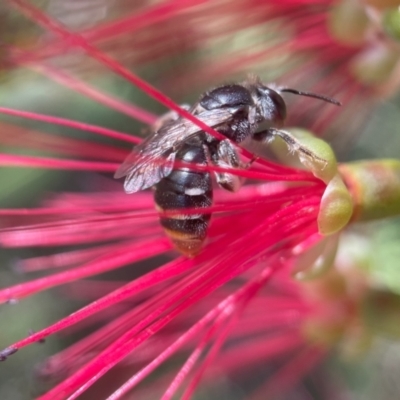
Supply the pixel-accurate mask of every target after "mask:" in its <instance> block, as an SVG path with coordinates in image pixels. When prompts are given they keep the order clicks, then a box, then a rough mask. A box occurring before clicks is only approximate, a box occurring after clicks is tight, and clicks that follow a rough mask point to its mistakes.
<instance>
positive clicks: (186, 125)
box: [114, 109, 232, 193]
mask: <svg viewBox="0 0 400 400" xmlns="http://www.w3.org/2000/svg"><path fill="white" fill-rule="evenodd" d="M231 116H232V112H231V111H229V110H226V109H217V110H205V111H201V112H199V113H198V114H197V115H196V117H197V118H198V119H200V120H201V121H203V122H204V123H206V124H207V125H209V126H211V127H215V126H218V125H219V124H222V123H224V122H226V120H227V119H229V118H230V117H231ZM201 131H202V130H201V128H199V127H198V126H197V125H195V124H193V123H192V122H191V121H188V120H186V119H184V118H179V119H177V120H174V121H170V122H168V123H166V124H165V125H163V126H161V128H159V129H158V131H157V132H155V133H154V134H153V135H151V136H150V137H149V138H148V139H146V140H144V141H143V142H142V143H140V144H139V145H137V146H135V147H134V148H133V151H132V152H131V153H130V154H129V155H128V157H127V158H126V159H125V161H124V162H123V163H122V164H121V166H120V167H119V168H118V170H117V171H116V173H115V174H114V178H116V179H118V178H122V177H123V176H126V179H125V183H124V188H125V192H126V193H134V192H138V191H139V190H143V189H147V188H149V187H151V186H153V185H155V184H156V183H158V182H159V181H160V180H161V179H162V178H164V177H166V176H168V175H169V174H170V173H171V171H172V168H173V165H174V161H175V155H176V152H177V151H178V150H179V148H180V146H181V145H182V144H183V143H184V142H185V140H187V139H188V138H190V137H191V136H193V135H196V134H198V133H199V132H201Z"/></svg>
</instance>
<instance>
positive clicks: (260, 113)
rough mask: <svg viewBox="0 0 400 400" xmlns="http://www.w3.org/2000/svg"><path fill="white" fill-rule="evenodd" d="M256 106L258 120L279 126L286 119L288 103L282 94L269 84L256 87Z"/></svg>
mask: <svg viewBox="0 0 400 400" xmlns="http://www.w3.org/2000/svg"><path fill="white" fill-rule="evenodd" d="M256 98H257V100H256V102H255V103H256V108H257V119H258V122H263V121H267V122H269V123H270V124H271V126H273V127H276V128H279V127H281V126H282V125H283V122H284V121H285V119H286V104H285V101H284V100H283V98H282V96H281V95H280V94H279V93H278V92H277V91H275V90H273V89H271V88H269V87H267V86H263V85H260V86H257V88H256Z"/></svg>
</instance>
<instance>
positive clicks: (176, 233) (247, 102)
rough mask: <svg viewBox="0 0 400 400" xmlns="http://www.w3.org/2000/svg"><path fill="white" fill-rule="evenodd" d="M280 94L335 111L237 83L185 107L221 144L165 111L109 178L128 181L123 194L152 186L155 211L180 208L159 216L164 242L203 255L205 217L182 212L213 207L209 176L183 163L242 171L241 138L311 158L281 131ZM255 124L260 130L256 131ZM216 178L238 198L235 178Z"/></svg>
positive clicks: (283, 106) (255, 84) (207, 216)
mask: <svg viewBox="0 0 400 400" xmlns="http://www.w3.org/2000/svg"><path fill="white" fill-rule="evenodd" d="M282 92H289V93H294V94H298V95H302V96H308V97H314V98H317V99H320V100H324V101H327V102H330V103H333V104H336V105H340V103H339V102H337V101H336V100H334V99H331V98H329V97H325V96H321V95H318V94H314V93H309V92H302V91H298V90H295V89H289V88H282V87H273V86H272V85H271V86H266V85H264V84H263V83H262V82H261V81H260V80H259V79H258V78H256V77H253V78H250V79H248V80H247V81H245V82H243V83H241V84H237V83H236V84H228V85H223V86H220V87H217V88H215V89H213V90H211V91H209V92H206V93H205V94H203V95H202V96H201V97H200V99H199V101H198V102H197V103H196V104H195V105H194V106H192V107H190V108H189V107H185V108H186V109H187V110H188V111H189V112H190V113H191V114H193V115H195V116H196V118H198V119H200V120H201V121H203V122H204V123H206V124H207V125H208V126H210V127H212V128H214V129H215V130H216V131H217V132H219V133H221V134H222V135H224V136H225V137H226V139H224V140H219V139H217V138H215V137H214V136H212V135H210V134H208V133H206V132H204V131H203V130H202V129H201V128H199V127H198V126H197V125H195V124H194V123H192V122H191V121H188V120H186V119H185V118H183V117H180V116H179V115H177V114H176V113H174V112H171V113H168V114H166V115H165V116H164V117H161V118H160V120H159V121H157V122H156V125H155V127H154V133H153V134H152V135H151V136H150V137H149V138H148V139H146V140H145V141H143V142H142V143H141V144H140V145H138V146H136V147H135V148H134V149H133V151H132V153H131V154H130V155H129V156H128V157H127V159H126V160H125V161H124V163H123V164H122V165H121V166H120V167H119V169H118V170H117V172H116V173H115V175H114V177H115V178H121V177H123V176H126V179H125V183H124V188H125V192H126V193H134V192H137V191H139V190H143V189H146V188H149V187H152V186H155V202H156V205H157V208H158V209H159V210H160V211H165V210H180V209H182V213H181V214H174V215H171V216H168V217H167V216H161V223H162V225H163V227H164V229H165V231H166V233H167V235H168V236H169V237H170V238H171V240H172V241H173V242H174V244H175V245H176V247H177V249H178V250H179V251H181V252H182V253H184V254H186V255H188V256H194V255H196V254H197V253H198V252H199V251H200V250H201V248H202V245H203V242H204V240H205V238H206V234H207V228H208V224H209V220H210V217H211V216H210V214H207V213H201V211H200V212H199V214H188V213H187V212H186V213H185V211H184V210H185V209H188V208H191V209H193V208H194V209H196V208H199V209H201V208H205V207H209V206H210V205H211V204H212V180H211V175H210V173H209V172H207V171H194V170H193V169H190V167H184V166H182V165H181V162H187V163H195V164H200V165H208V164H213V165H215V166H218V167H224V168H226V167H232V168H240V167H243V166H244V165H243V164H242V163H241V162H240V159H239V156H238V154H237V152H236V149H235V146H234V145H235V144H240V143H242V142H243V141H244V140H245V139H247V138H250V139H253V140H256V141H261V142H268V141H269V140H272V139H273V138H274V137H275V136H279V137H281V138H282V139H283V140H284V141H285V142H286V143H287V144H288V146H289V148H290V149H291V150H293V151H298V152H300V153H304V155H306V156H308V157H311V158H314V157H316V156H314V155H313V153H312V152H310V151H309V150H308V149H306V148H304V147H302V146H301V144H300V143H298V142H297V140H296V139H295V138H294V137H293V136H292V135H291V134H290V133H289V132H285V131H283V130H280V128H281V127H282V126H283V124H284V121H285V118H286V104H285V102H284V100H283V98H282V96H281V93H282ZM261 123H263V125H265V126H266V129H263V130H261V131H258V132H257V128H258V126H259V125H260V124H261ZM317 158H318V157H317ZM175 160H176V161H177V162H178V161H179V164H180V165H178V166H177V165H176V163H175ZM215 176H216V180H217V183H218V185H219V186H220V187H222V188H224V189H226V190H229V191H236V190H238V189H239V187H240V184H241V179H240V178H239V177H238V176H235V175H233V174H230V173H226V172H218V173H217V172H215Z"/></svg>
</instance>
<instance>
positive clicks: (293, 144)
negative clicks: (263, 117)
mask: <svg viewBox="0 0 400 400" xmlns="http://www.w3.org/2000/svg"><path fill="white" fill-rule="evenodd" d="M277 136H278V137H280V138H281V139H282V140H283V141H284V142H285V143H286V145H287V147H288V149H289V151H290V152H291V153H298V155H299V157H306V158H308V159H311V160H312V161H316V162H320V163H322V164H324V165H326V164H327V163H328V162H327V161H326V160H325V159H323V158H321V157H319V156H318V155H317V154H315V153H314V152H313V151H311V150H310V149H309V148H308V147H306V146H305V145H303V144H302V143H301V140H299V139H297V138H296V137H295V136H294V135H292V134H291V133H290V132H288V131H283V130H280V129H274V128H269V129H266V130H264V131H260V132H256V133H255V134H254V135H253V139H254V140H257V141H262V142H266V143H270V142H271V141H272V140H274V139H275V137H277Z"/></svg>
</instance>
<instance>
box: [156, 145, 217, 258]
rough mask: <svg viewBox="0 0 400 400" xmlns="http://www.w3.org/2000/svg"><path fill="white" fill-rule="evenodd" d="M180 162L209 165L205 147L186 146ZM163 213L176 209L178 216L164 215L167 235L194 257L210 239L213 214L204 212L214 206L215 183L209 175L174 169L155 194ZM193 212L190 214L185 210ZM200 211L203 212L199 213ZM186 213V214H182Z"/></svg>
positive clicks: (163, 220) (163, 219)
mask: <svg viewBox="0 0 400 400" xmlns="http://www.w3.org/2000/svg"><path fill="white" fill-rule="evenodd" d="M176 159H177V160H178V161H187V162H195V163H198V164H206V163H207V160H206V156H205V154H204V149H203V147H202V146H199V145H197V144H196V145H194V144H186V145H184V146H183V148H182V149H181V150H180V151H179V152H178V153H177V157H176ZM154 198H155V202H156V205H157V208H158V209H159V210H160V211H168V210H174V211H177V213H176V214H175V213H174V214H173V215H170V216H161V217H160V221H161V224H162V226H163V227H164V230H165V232H166V234H167V235H168V236H169V237H170V238H171V240H172V241H173V243H174V244H175V246H176V247H177V249H178V250H179V251H180V252H182V253H183V254H185V255H187V256H190V257H193V256H194V255H196V254H197V253H199V251H200V250H201V248H202V246H203V243H204V240H205V239H206V237H207V230H208V225H209V221H210V218H211V215H210V213H203V212H201V209H202V208H205V207H210V206H211V204H212V181H211V176H210V174H209V173H208V172H198V171H192V170H190V169H188V168H178V169H174V170H173V171H172V172H171V174H170V175H168V176H167V177H165V178H163V179H162V180H161V181H160V182H159V183H158V184H157V185H156V187H155V194H154ZM188 209H190V213H189V212H188V211H186V212H185V210H188ZM196 209H199V212H198V213H197V212H195V210H196ZM180 210H182V213H181V212H179V211H180Z"/></svg>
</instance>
